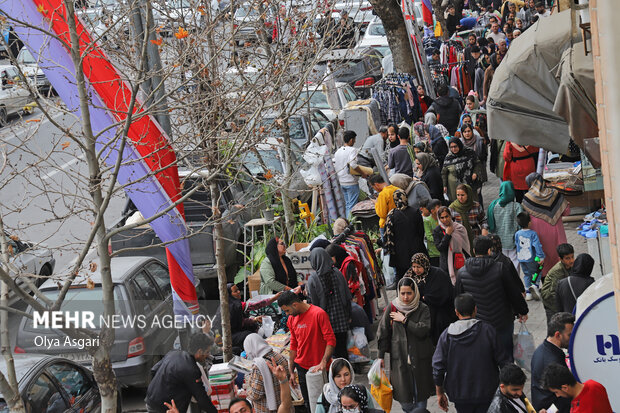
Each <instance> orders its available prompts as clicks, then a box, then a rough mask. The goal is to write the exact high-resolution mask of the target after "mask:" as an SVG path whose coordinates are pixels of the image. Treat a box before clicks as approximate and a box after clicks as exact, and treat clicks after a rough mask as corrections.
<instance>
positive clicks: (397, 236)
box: [385, 189, 428, 288]
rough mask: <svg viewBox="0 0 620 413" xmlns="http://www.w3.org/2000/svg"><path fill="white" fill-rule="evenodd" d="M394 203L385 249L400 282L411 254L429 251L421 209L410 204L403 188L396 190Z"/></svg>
mask: <svg viewBox="0 0 620 413" xmlns="http://www.w3.org/2000/svg"><path fill="white" fill-rule="evenodd" d="M394 204H396V208H394V209H392V210H391V211H390V212H389V214H388V216H387V220H386V221H385V249H386V250H387V253H388V254H390V267H395V268H396V282H398V280H400V279H401V278H402V277H403V275H405V272H407V269H409V266H410V262H411V256H412V255H413V254H416V253H418V252H423V253H425V254H427V253H428V251H427V250H426V247H425V246H424V221H423V220H422V214H420V210H419V209H417V208H415V209H414V208H411V207H410V206H409V205H408V203H407V195H405V191H403V190H402V189H398V190H396V191H394ZM390 287H392V286H390ZM394 287H395V285H394ZM392 288H393V287H392Z"/></svg>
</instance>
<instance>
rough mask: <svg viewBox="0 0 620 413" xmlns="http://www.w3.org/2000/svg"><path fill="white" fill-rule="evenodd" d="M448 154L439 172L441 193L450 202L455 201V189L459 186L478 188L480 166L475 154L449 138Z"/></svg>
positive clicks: (461, 143)
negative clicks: (445, 195) (446, 196)
mask: <svg viewBox="0 0 620 413" xmlns="http://www.w3.org/2000/svg"><path fill="white" fill-rule="evenodd" d="M448 148H449V149H450V152H449V153H448V155H446V159H445V160H444V162H443V168H442V170H441V177H442V180H443V191H444V193H445V194H447V195H448V199H449V201H450V202H453V201H454V200H455V199H456V187H457V185H459V184H468V185H470V186H472V187H476V188H477V187H478V186H479V185H480V184H479V182H480V174H481V169H482V168H481V165H480V162H479V161H478V157H477V156H476V153H475V152H474V151H472V150H471V149H469V148H465V147H464V145H463V142H462V141H461V140H460V139H459V138H457V137H452V138H450V143H449V145H448Z"/></svg>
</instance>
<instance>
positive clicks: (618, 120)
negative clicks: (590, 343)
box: [590, 0, 620, 328]
mask: <svg viewBox="0 0 620 413" xmlns="http://www.w3.org/2000/svg"><path fill="white" fill-rule="evenodd" d="M590 21H591V33H592V53H593V60H594V80H595V85H596V112H597V117H598V128H599V139H600V144H601V171H602V175H603V185H604V188H605V206H606V209H607V222H608V224H609V246H610V250H611V263H612V267H613V274H614V296H615V300H616V317H617V320H618V327H619V328H620V261H619V260H618V259H619V257H620V243H619V242H618V236H619V235H620V221H618V218H620V179H617V178H618V177H619V176H620V163H618V162H614V161H615V160H616V159H617V158H618V154H620V117H618V116H617V114H618V111H620V53H619V52H618V50H617V45H618V44H620V25H618V21H620V9H618V7H617V3H616V1H615V0H590ZM614 178H616V179H614ZM616 201H618V202H616ZM616 217H618V218H616Z"/></svg>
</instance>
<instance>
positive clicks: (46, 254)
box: [6, 234, 56, 304]
mask: <svg viewBox="0 0 620 413" xmlns="http://www.w3.org/2000/svg"><path fill="white" fill-rule="evenodd" d="M6 239H7V241H8V244H9V245H8V249H9V257H10V258H9V271H10V274H11V275H12V276H14V278H15V282H16V284H17V285H19V286H20V287H21V288H22V289H24V290H26V291H27V292H30V289H29V288H28V287H27V284H26V281H25V280H24V277H25V275H26V274H34V275H40V276H42V277H38V278H35V279H33V280H31V281H33V282H34V284H35V285H37V286H38V285H41V284H43V282H45V280H46V278H45V277H49V276H50V275H52V274H53V272H54V267H55V266H56V259H54V256H53V255H52V251H51V250H50V249H48V248H46V247H44V246H35V245H33V244H32V243H30V242H24V241H20V240H19V238H17V237H15V236H9V235H8V234H7V235H6ZM22 274H23V276H21V275H22ZM18 299H19V296H17V295H16V294H15V292H14V291H11V292H9V304H13V303H15V302H16V301H17V300H18Z"/></svg>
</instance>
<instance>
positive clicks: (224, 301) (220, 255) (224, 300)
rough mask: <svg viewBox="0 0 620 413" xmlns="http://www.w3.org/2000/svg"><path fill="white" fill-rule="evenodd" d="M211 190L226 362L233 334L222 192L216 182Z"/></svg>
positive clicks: (230, 352) (229, 355)
mask: <svg viewBox="0 0 620 413" xmlns="http://www.w3.org/2000/svg"><path fill="white" fill-rule="evenodd" d="M209 189H210V190H211V208H212V209H213V213H212V216H211V217H212V219H213V238H215V266H216V268H217V280H218V289H219V292H220V315H221V318H222V347H223V353H224V361H225V362H227V361H229V360H231V359H232V357H233V354H232V332H231V331H230V311H229V307H228V289H227V288H226V284H227V283H228V279H227V278H226V260H225V259H224V245H223V244H224V240H223V238H222V222H221V219H222V214H221V213H220V210H219V209H218V207H217V203H218V200H219V197H220V191H219V190H218V188H217V184H216V183H215V182H210V183H209Z"/></svg>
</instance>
